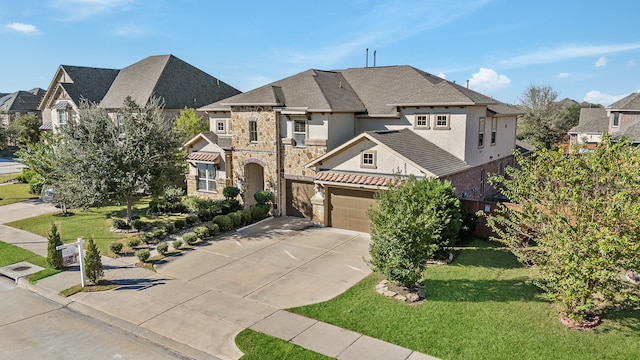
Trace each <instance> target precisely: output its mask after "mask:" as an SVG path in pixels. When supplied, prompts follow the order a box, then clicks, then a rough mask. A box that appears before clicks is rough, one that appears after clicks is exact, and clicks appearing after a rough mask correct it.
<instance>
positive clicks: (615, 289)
mask: <svg viewBox="0 0 640 360" xmlns="http://www.w3.org/2000/svg"><path fill="white" fill-rule="evenodd" d="M516 159H517V161H518V164H519V168H518V169H516V168H508V169H507V172H506V175H505V176H494V177H491V178H490V183H491V184H493V185H494V186H496V187H499V188H501V189H502V193H503V194H504V195H506V196H507V197H508V198H509V199H511V201H512V202H514V203H517V205H515V206H509V207H507V206H505V205H503V204H499V205H498V209H497V211H496V213H494V214H492V215H489V216H488V217H487V224H488V225H489V226H490V227H491V228H492V229H493V230H494V231H495V233H496V234H497V235H496V237H495V238H494V239H495V240H498V241H500V242H502V243H504V244H505V245H507V246H508V247H509V248H510V249H511V251H512V252H513V253H514V254H515V255H516V256H517V257H518V259H519V260H520V261H521V262H522V263H524V264H527V265H533V266H535V268H536V274H537V279H536V280H535V282H534V284H535V285H537V286H538V287H540V288H541V289H542V290H544V291H545V292H546V294H547V296H548V297H549V298H550V299H551V300H552V301H554V302H556V303H557V304H558V305H559V307H560V311H561V316H562V317H564V318H569V319H571V320H573V321H574V322H578V323H579V322H581V321H582V320H584V319H585V317H587V316H589V315H590V312H592V311H593V310H594V308H596V307H597V306H599V305H606V304H609V305H613V304H615V302H607V301H615V300H616V299H617V300H619V299H620V298H621V297H620V296H616V295H620V294H624V293H625V287H624V285H623V283H622V282H621V280H622V277H621V275H620V274H621V272H623V271H625V270H629V269H634V268H636V267H637V266H638V265H639V260H638V259H639V258H640V240H639V235H638V234H639V232H640V177H638V174H640V147H634V146H631V145H630V144H629V142H628V141H621V142H618V143H613V142H612V141H611V140H610V139H608V138H607V139H605V140H604V142H603V143H602V144H600V146H598V147H597V148H596V149H594V150H593V151H592V152H587V153H583V154H569V155H566V154H565V153H564V151H563V150H562V149H560V150H558V151H550V150H540V151H537V152H535V153H534V154H533V155H532V156H531V157H523V156H520V155H516ZM629 295H631V294H629Z"/></svg>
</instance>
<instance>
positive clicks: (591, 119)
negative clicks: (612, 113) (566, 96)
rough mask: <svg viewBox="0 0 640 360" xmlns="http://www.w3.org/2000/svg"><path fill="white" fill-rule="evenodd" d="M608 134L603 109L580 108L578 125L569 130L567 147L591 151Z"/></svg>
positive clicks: (607, 117) (607, 123)
mask: <svg viewBox="0 0 640 360" xmlns="http://www.w3.org/2000/svg"><path fill="white" fill-rule="evenodd" d="M608 132H609V116H608V115H607V110H606V109H605V108H582V109H580V120H579V122H578V125H576V126H574V127H573V128H571V129H569V131H568V134H569V145H570V146H571V147H575V146H579V147H581V148H583V149H591V148H593V147H595V146H596V144H598V143H599V142H601V141H602V135H604V134H606V133H608Z"/></svg>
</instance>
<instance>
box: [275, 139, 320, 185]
mask: <svg viewBox="0 0 640 360" xmlns="http://www.w3.org/2000/svg"><path fill="white" fill-rule="evenodd" d="M326 152H327V146H326V145H313V144H307V145H306V146H305V147H295V146H291V139H283V142H282V154H283V156H282V168H283V169H284V173H285V176H287V175H293V176H304V177H310V178H313V177H314V176H315V175H316V171H315V169H307V168H305V167H304V166H305V165H306V164H308V163H309V162H311V160H313V159H316V158H318V157H320V156H322V155H324V154H326ZM289 177H291V176H289Z"/></svg>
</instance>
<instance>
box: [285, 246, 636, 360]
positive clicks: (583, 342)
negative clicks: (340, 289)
mask: <svg viewBox="0 0 640 360" xmlns="http://www.w3.org/2000/svg"><path fill="white" fill-rule="evenodd" d="M426 274H427V275H426V276H427V277H426V281H425V283H424V285H425V290H426V293H427V299H426V301H424V302H423V303H421V304H419V305H415V306H409V305H404V304H401V303H399V302H398V301H396V300H393V299H388V298H385V297H383V296H381V295H379V294H377V293H376V292H375V289H374V288H375V285H376V284H377V283H378V282H379V281H380V279H381V277H380V276H379V275H377V274H372V275H370V276H369V277H367V278H366V279H364V280H363V281H361V282H360V283H359V284H357V285H356V286H354V287H353V288H351V289H349V290H348V291H347V292H346V293H344V294H342V295H340V296H338V297H336V298H335V299H333V300H330V301H327V302H324V303H319V304H314V305H309V306H304V307H300V308H294V309H291V311H292V312H295V313H298V314H301V315H304V316H308V317H311V318H314V319H318V320H321V321H325V322H328V323H331V324H334V325H337V326H341V327H344V328H347V329H350V330H353V331H357V332H360V333H363V334H365V335H369V336H372V337H375V338H378V339H382V340H385V341H388V342H391V343H394V344H397V345H400V346H404V347H406V348H409V349H412V350H417V351H420V352H423V353H426V354H429V355H432V356H436V357H438V358H441V359H635V358H637V356H638V354H640V342H639V341H638V339H639V338H640V312H639V311H638V310H639V309H638V308H637V307H636V308H628V309H620V310H613V311H609V312H607V313H606V314H604V320H603V322H602V324H600V325H599V326H598V327H596V328H595V329H594V330H582V331H581V330H570V329H567V328H565V327H564V326H563V325H562V324H560V322H559V321H558V314H557V312H556V309H555V307H554V306H553V305H552V304H550V303H549V302H547V301H546V300H545V299H544V298H543V296H542V295H541V294H540V293H539V291H538V290H537V288H536V287H534V286H533V285H530V284H527V283H526V282H527V280H530V279H531V276H532V275H533V272H532V270H531V269H530V268H525V267H522V266H521V265H520V264H519V263H518V262H517V261H516V259H515V258H514V257H513V256H512V255H511V254H510V253H509V252H508V250H506V249H504V248H498V247H496V246H494V245H493V244H491V243H489V242H487V241H481V240H477V241H474V242H473V243H472V244H470V245H469V246H468V247H466V248H464V250H462V251H461V252H460V254H459V256H458V257H457V258H456V260H455V261H454V262H453V263H452V264H450V265H443V266H431V267H429V268H428V269H427V272H426Z"/></svg>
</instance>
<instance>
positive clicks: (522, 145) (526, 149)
mask: <svg viewBox="0 0 640 360" xmlns="http://www.w3.org/2000/svg"><path fill="white" fill-rule="evenodd" d="M535 150H536V147H535V146H534V145H531V144H529V143H528V142H524V141H522V140H516V151H518V152H519V153H520V154H521V155H524V154H527V153H530V152H533V151H535Z"/></svg>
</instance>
